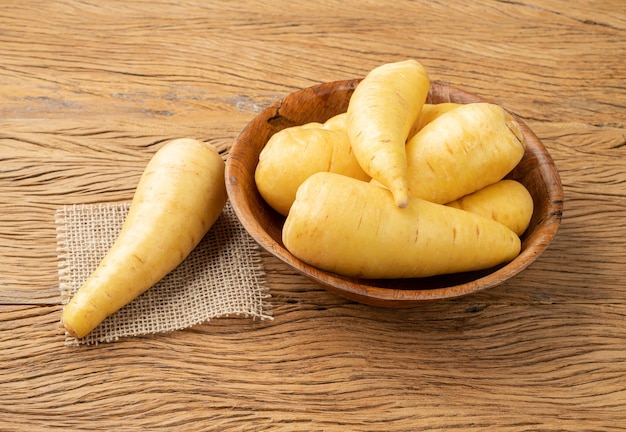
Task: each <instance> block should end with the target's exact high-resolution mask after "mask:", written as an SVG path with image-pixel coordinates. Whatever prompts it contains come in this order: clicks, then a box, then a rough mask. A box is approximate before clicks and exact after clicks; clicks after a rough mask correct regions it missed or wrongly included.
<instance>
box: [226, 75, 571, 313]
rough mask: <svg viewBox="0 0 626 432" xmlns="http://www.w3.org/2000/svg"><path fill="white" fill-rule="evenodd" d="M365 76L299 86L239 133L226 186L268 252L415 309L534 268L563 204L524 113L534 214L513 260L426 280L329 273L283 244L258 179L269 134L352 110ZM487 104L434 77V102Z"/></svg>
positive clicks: (351, 294)
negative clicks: (350, 104) (355, 93)
mask: <svg viewBox="0 0 626 432" xmlns="http://www.w3.org/2000/svg"><path fill="white" fill-rule="evenodd" d="M359 81H360V79H353V80H347V81H337V82H330V83H324V84H320V85H316V86H313V87H310V88H306V89H302V90H299V91H296V92H295V93H292V94H289V95H287V96H286V97H284V98H283V99H281V100H279V101H277V102H276V103H274V104H273V105H271V106H270V107H268V108H267V109H265V110H264V111H263V112H261V113H260V114H259V115H257V116H256V117H255V118H254V119H253V120H252V121H251V122H250V123H249V124H248V125H247V126H246V128H245V129H244V130H243V131H242V132H241V133H240V135H239V136H238V137H237V139H236V140H235V142H234V143H233V146H232V148H231V150H230V154H229V157H228V160H227V165H226V187H227V190H228V194H229V197H230V202H231V205H232V207H233V209H234V211H235V213H236V215H237V217H238V218H239V220H240V221H241V223H242V225H243V226H244V227H245V229H246V230H247V231H248V232H249V233H250V235H251V236H252V237H253V238H254V239H255V240H256V241H257V242H258V243H259V244H260V245H261V246H262V247H263V248H265V249H266V250H267V251H269V252H270V253H272V254H273V255H275V256H276V257H278V258H279V259H281V260H282V261H284V262H285V263H287V264H288V265H290V266H291V267H293V268H294V269H295V270H297V271H298V272H300V273H302V274H303V275H305V276H307V277H308V278H310V279H311V280H313V281H314V282H316V283H318V284H319V285H321V286H323V287H325V288H326V289H328V290H329V291H331V292H333V293H335V294H338V295H340V296H343V297H345V298H348V299H350V300H354V301H357V302H360V303H365V304H369V305H373V306H383V307H396V308H399V307H414V306H416V305H418V304H420V303H421V302H424V301H426V300H435V299H444V298H451V297H457V296H460V295H465V294H469V293H473V292H476V291H479V290H484V289H487V288H490V287H493V286H496V285H498V284H501V283H502V282H504V281H506V280H507V279H509V278H511V277H513V276H514V275H516V274H518V273H519V272H521V271H522V270H524V269H525V268H526V267H528V266H529V265H530V264H531V263H532V262H533V261H535V260H536V259H537V257H538V256H539V255H540V254H541V253H542V252H543V251H544V250H545V249H546V247H547V246H548V244H549V243H550V241H551V240H552V239H553V237H554V236H555V234H556V232H557V230H558V227H559V224H560V221H561V212H562V206H563V191H562V186H561V180H560V178H559V174H558V171H557V169H556V167H555V165H554V162H553V160H552V158H551V157H550V155H549V154H548V152H547V151H546V149H545V147H544V146H543V145H542V144H541V142H540V141H539V139H538V138H537V137H536V136H535V134H534V133H533V132H532V131H531V130H530V129H529V128H528V127H527V126H526V124H524V122H523V121H522V120H521V119H520V118H519V117H517V116H515V115H513V116H514V117H515V118H516V120H517V121H518V122H519V124H520V126H521V128H522V131H523V132H524V134H525V136H526V141H527V148H526V153H525V155H524V157H523V159H522V161H521V162H520V163H519V165H518V166H517V167H516V168H515V169H514V170H513V171H512V172H511V173H510V175H509V176H508V177H509V178H513V179H516V180H518V181H520V182H521V183H522V184H524V185H525V186H526V188H528V190H529V191H530V193H531V195H532V197H533V201H534V206H535V208H534V214H533V217H532V220H531V221H530V226H529V227H528V229H527V231H526V233H525V234H524V235H523V237H522V251H521V253H520V255H519V256H518V257H517V258H516V259H515V260H513V261H512V262H510V263H508V264H506V265H503V266H499V267H497V268H491V269H488V270H483V271H476V272H467V273H458V274H452V275H444V276H435V277H428V278H419V279H389V280H384V279H383V280H379V279H376V280H373V279H355V278H349V277H344V276H340V275H337V274H333V273H329V272H325V271H322V270H319V269H317V268H315V267H312V266H310V265H308V264H306V263H304V262H303V261H301V260H299V259H298V258H296V257H294V256H293V255H292V254H291V253H289V251H288V250H287V249H285V246H284V245H283V243H282V240H281V229H282V225H283V223H284V220H285V219H284V217H283V216H281V215H279V214H278V213H277V212H275V211H274V210H273V209H272V208H271V207H270V206H268V205H267V204H266V203H265V201H264V200H263V198H261V196H260V195H259V192H258V190H257V188H256V185H255V181H254V171H255V169H256V166H257V163H258V159H259V153H260V152H261V149H262V148H263V147H264V146H265V144H266V143H267V141H268V139H269V138H270V137H271V136H272V135H273V134H274V133H276V132H277V131H279V130H281V129H284V128H286V127H290V126H295V125H301V124H304V123H308V122H313V121H316V122H324V121H326V120H327V119H329V118H330V117H332V116H334V115H336V114H339V113H342V112H345V111H346V109H347V107H348V101H349V100H350V96H351V95H352V92H353V91H354V88H355V87H356V85H357V84H358V83H359ZM481 101H482V102H485V101H486V100H485V99H482V98H480V97H478V96H475V95H473V94H470V93H467V92H465V91H463V90H460V89H456V88H453V87H450V86H448V85H446V84H443V83H439V82H433V83H432V84H431V90H430V93H429V96H428V102H431V103H441V102H457V103H471V102H481Z"/></svg>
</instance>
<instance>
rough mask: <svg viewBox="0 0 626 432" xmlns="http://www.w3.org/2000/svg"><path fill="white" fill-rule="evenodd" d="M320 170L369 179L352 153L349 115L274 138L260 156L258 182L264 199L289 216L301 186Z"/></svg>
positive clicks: (312, 124) (295, 127)
mask: <svg viewBox="0 0 626 432" xmlns="http://www.w3.org/2000/svg"><path fill="white" fill-rule="evenodd" d="M320 171H330V172H336V173H339V174H344V175H347V176H351V177H355V178H358V179H362V180H366V179H369V176H368V175H367V174H365V172H364V171H363V169H362V168H361V166H360V165H359V163H358V162H357V160H356V158H355V157H354V154H353V153H352V148H351V146H350V141H349V140H348V135H347V134H346V130H345V113H344V114H340V115H338V116H336V117H333V118H331V119H329V120H328V121H327V122H326V123H324V124H320V123H308V124H305V125H302V126H294V127H290V128H287V129H283V130H281V131H279V132H277V133H275V134H274V135H272V137H271V138H270V139H269V141H268V142H267V144H266V145H265V147H264V148H263V150H262V151H261V153H260V155H259V163H258V165H257V167H256V171H255V174H254V179H255V182H256V186H257V189H258V190H259V193H260V194H261V196H262V197H263V199H264V200H265V201H266V202H267V203H268V204H269V205H270V206H271V207H272V208H273V209H274V210H276V211H277V212H278V213H280V214H282V215H283V216H287V213H288V212H289V208H290V207H291V204H292V203H293V200H294V199H295V197H296V190H297V189H298V187H299V186H300V184H302V182H304V180H306V179H307V178H308V177H309V176H310V175H312V174H314V173H316V172H320Z"/></svg>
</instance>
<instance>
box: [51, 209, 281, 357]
mask: <svg viewBox="0 0 626 432" xmlns="http://www.w3.org/2000/svg"><path fill="white" fill-rule="evenodd" d="M129 207H130V202H122V203H102V204H75V205H68V206H65V207H63V208H60V209H58V210H57V212H56V214H55V217H56V218H55V220H56V226H57V252H58V258H59V288H60V290H61V298H62V301H63V305H65V304H67V302H69V300H70V298H71V297H72V295H73V294H74V293H75V292H76V291H77V290H78V288H80V286H81V284H82V283H83V282H84V281H85V279H87V277H88V276H89V275H90V274H91V272H92V271H93V270H94V269H95V268H96V267H97V265H98V264H99V263H100V260H101V259H102V258H103V257H104V255H105V254H106V252H107V251H108V250H109V248H110V247H111V245H112V243H113V242H114V241H115V239H116V238H117V235H118V233H119V231H120V229H121V227H122V224H123V222H124V219H125V218H126V214H127V213H128V209H129ZM269 297H270V295H269V293H268V290H267V288H266V286H265V284H264V272H263V267H262V263H261V251H260V249H259V247H258V245H257V244H256V242H255V241H254V240H253V239H252V238H251V237H250V235H249V234H248V233H247V232H246V231H245V229H244V228H243V227H242V226H241V224H240V223H239V220H238V219H237V217H236V215H235V213H234V211H233V210H232V208H231V207H230V205H229V204H226V207H225V209H224V212H223V213H222V215H221V216H220V217H219V218H218V220H217V221H216V223H215V224H214V225H213V227H211V230H210V231H209V232H208V234H207V235H206V236H205V237H204V239H203V240H202V241H201V243H200V244H199V245H198V246H197V247H196V249H194V251H193V252H192V253H191V254H190V255H189V256H188V257H187V259H186V260H185V261H183V263H182V264H180V265H179V266H178V267H177V268H176V269H175V270H174V271H173V272H172V273H170V274H169V275H167V276H166V277H165V278H164V279H162V280H161V281H160V282H159V283H158V284H157V285H155V286H154V287H152V288H151V289H149V290H148V291H146V292H145V293H143V294H142V295H141V296H139V297H138V298H136V299H135V300H134V301H133V302H131V303H130V304H128V305H127V306H125V307H124V308H122V309H120V310H119V311H118V312H116V313H115V314H113V315H111V316H109V317H108V318H107V319H106V320H105V321H103V322H102V323H101V324H100V325H99V326H98V327H97V328H96V329H94V330H93V331H92V332H91V333H90V334H89V335H87V336H86V337H84V338H82V339H75V338H73V337H71V336H69V335H67V337H66V342H67V343H68V344H70V345H80V344H95V343H101V342H111V341H115V340H117V339H119V338H120V337H127V336H137V335H146V334H152V333H162V332H169V331H174V330H181V329H184V328H187V327H190V326H193V325H196V324H200V323H203V322H206V321H208V320H210V319H212V318H218V317H225V316H243V317H251V318H258V319H271V318H272V314H271V310H270V304H269V300H268V299H269Z"/></svg>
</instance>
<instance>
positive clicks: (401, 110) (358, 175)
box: [255, 60, 533, 278]
mask: <svg viewBox="0 0 626 432" xmlns="http://www.w3.org/2000/svg"><path fill="white" fill-rule="evenodd" d="M429 88H430V80H429V77H428V74H427V73H426V70H425V69H424V67H423V66H422V65H421V64H420V63H419V62H417V61H415V60H406V61H401V62H396V63H388V64H384V65H382V66H380V67H377V68H375V69H373V70H372V71H371V72H370V73H369V74H368V75H367V76H366V77H365V78H364V79H363V80H362V81H361V82H360V83H359V84H358V85H357V87H356V88H355V90H354V93H353V94H352V96H351V98H350V101H349V105H348V109H347V112H345V113H342V114H339V115H337V116H335V117H333V118H331V119H329V120H328V121H326V122H325V123H323V124H322V123H309V124H305V125H302V126H294V127H290V128H287V129H284V130H282V131H280V132H278V133H276V134H274V135H273V136H272V137H271V138H270V140H269V141H268V143H267V144H266V146H265V147H264V149H263V150H262V152H261V154H260V157H259V163H258V165H257V168H256V171H255V181H256V185H257V188H258V190H259V192H260V194H261V196H262V197H263V198H264V199H265V201H266V202H267V203H268V204H269V205H270V206H271V207H272V208H273V209H275V210H276V211H277V212H278V213H280V214H282V215H283V216H285V217H286V220H285V224H284V226H283V232H282V239H283V243H284V245H285V247H286V248H287V249H288V250H289V251H290V252H291V253H292V254H293V255H294V256H296V257H297V258H299V259H301V260H302V261H304V262H306V263H308V264H310V265H312V266H314V267H317V268H319V269H322V270H326V271H330V272H334V273H337V274H340V275H345V276H351V277H360V278H416V277H426V276H433V275H440V274H447V273H456V272H465V271H472V270H480V269H486V268H490V267H493V266H496V265H498V264H502V263H506V262H508V261H511V260H512V259H514V258H515V257H516V256H517V255H519V253H520V248H521V241H520V235H522V234H523V232H524V231H525V230H526V229H527V227H528V224H529V222H530V219H531V216H532V212H533V200H532V197H531V195H530V193H529V192H528V190H527V189H526V188H525V187H524V186H523V185H522V184H521V183H519V182H516V181H514V180H508V179H505V177H506V176H507V174H508V173H509V172H510V171H511V170H512V169H513V168H514V167H515V166H516V165H517V164H518V163H519V161H520V160H521V159H522V157H523V155H524V151H525V140H524V135H523V134H522V132H521V130H520V127H519V125H518V124H517V123H516V122H515V120H514V119H513V118H512V116H511V115H510V114H508V113H507V112H506V111H505V110H504V109H503V108H502V107H500V106H499V105H496V104H492V103H471V104H455V103H442V104H428V103H426V98H427V95H428V91H429Z"/></svg>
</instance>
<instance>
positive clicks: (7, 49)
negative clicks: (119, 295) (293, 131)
mask: <svg viewBox="0 0 626 432" xmlns="http://www.w3.org/2000/svg"><path fill="white" fill-rule="evenodd" d="M405 58H415V59H417V60H419V61H420V62H421V63H422V64H423V65H424V66H425V67H426V68H427V70H428V71H429V73H430V75H431V78H432V79H437V80H440V81H445V82H448V83H450V84H453V85H456V86H460V87H463V88H465V89H466V90H468V91H471V92H474V93H476V94H479V95H481V96H484V97H487V98H490V99H492V100H494V101H496V102H498V103H501V104H502V105H504V106H505V107H506V108H508V109H510V110H511V111H513V112H515V113H517V114H518V115H520V116H521V117H522V118H523V119H524V120H525V121H526V122H527V123H528V125H529V126H530V127H531V128H532V129H533V130H534V131H535V133H536V134H537V135H538V136H539V137H540V139H542V141H543V143H544V144H545V146H546V147H547V148H548V149H549V151H550V152H551V154H552V156H553V158H554V160H555V162H556V164H557V167H558V168H559V170H560V173H561V177H562V181H563V186H564V196H565V204H564V217H563V221H562V225H561V228H560V230H559V232H558V235H557V237H556V239H555V240H554V242H553V243H552V244H551V245H550V247H549V248H548V250H547V251H546V252H545V253H544V254H543V255H542V256H541V257H540V259H539V260H538V261H537V262H536V263H534V264H533V265H532V266H531V267H530V268H528V269H527V270H526V271H524V272H523V273H522V274H520V275H518V276H517V277H515V278H514V279H512V280H510V281H509V282H507V283H505V284H503V285H501V286H499V287H497V288H494V289H490V290H487V291H482V292H479V293H477V294H473V295H469V296H466V297H462V298H458V299H454V300H446V301H438V302H433V303H428V304H424V305H423V306H422V307H417V308H414V309H409V310H388V309H378V308H373V307H369V306H364V305H360V304H356V303H352V302H350V301H347V300H344V299H343V298H340V297H337V296H335V295H333V294H331V293H328V292H327V291H325V290H323V289H322V288H320V287H318V286H316V285H313V284H311V283H310V282H308V281H307V280H306V279H304V278H303V277H300V276H298V275H296V274H294V273H293V272H292V271H290V270H289V269H288V268H286V266H285V265H283V264H282V263H281V262H279V261H278V260H277V259H275V258H273V257H271V256H270V255H269V254H264V267H265V270H266V272H267V282H268V284H269V287H270V293H271V295H272V298H271V299H270V301H271V303H272V305H273V314H274V320H272V321H260V320H256V321H255V320H252V319H247V318H224V319H215V320H212V321H210V322H208V323H206V324H204V325H199V326H196V327H193V328H191V329H188V330H184V331H177V332H174V333H169V334H158V335H151V336H145V337H136V338H127V339H123V340H120V341H118V342H114V343H109V344H100V345H97V346H81V347H78V348H77V347H68V346H65V344H64V333H63V331H62V329H61V328H60V326H59V319H60V314H61V309H62V306H61V300H60V295H59V287H58V275H57V265H58V261H57V255H56V233H55V223H54V212H55V210H56V209H57V208H59V207H61V206H63V205H64V204H72V203H95V202H104V201H119V200H128V199H130V198H131V197H132V193H133V189H134V186H135V184H136V181H137V180H138V177H139V175H140V173H141V171H142V170H143V167H144V166H145V163H146V162H147V160H148V159H149V158H150V157H151V156H152V154H153V153H154V151H155V150H156V149H157V148H158V147H159V145H160V144H161V143H163V142H164V141H166V140H169V139H173V138H177V137H181V136H190V137H195V138H197V139H200V140H205V141H208V142H210V143H212V144H214V145H215V146H217V147H218V148H219V149H221V150H223V151H224V152H225V153H227V150H228V148H229V146H230V145H231V143H232V141H233V139H234V138H235V136H236V135H237V134H238V132H239V131H240V130H241V129H242V128H243V127H244V126H245V125H246V123H247V122H248V121H250V120H251V119H252V118H253V117H254V116H255V114H256V113H258V112H259V111H260V110H261V109H262V108H263V107H265V106H267V105H268V104H270V103H271V102H272V101H274V100H275V99H277V98H279V97H281V96H283V95H285V94H287V93H289V92H292V91H294V90H296V89H300V88H303V87H308V86H310V85H314V84H317V83H320V82H324V81H333V80H340V79H348V78H353V77H358V76H363V75H364V74H365V73H366V72H367V71H368V70H370V69H371V68H373V67H375V66H377V65H379V64H382V63H384V62H390V61H396V60H400V59H405ZM625 60H626V9H625V5H624V2H623V1H622V0H604V1H591V0H586V1H577V2H570V1H565V0H520V1H495V0H483V1H478V2H468V1H455V0H442V1H438V2H417V1H406V0H394V1H382V0H381V1H361V2H359V1H352V0H349V1H345V0H342V1H339V0H322V1H321V2H311V1H304V0H291V1H282V0H276V1H264V2H255V1H247V0H245V1H239V2H228V1H217V0H211V1H200V0H189V1H184V2H171V1H160V0H157V1H109V0H107V1H102V2H88V1H70V0H64V1H53V2H37V1H28V0H26V1H24V0H22V1H14V0H5V1H3V2H2V6H1V7H0V263H1V264H0V365H1V369H0V430H2V431H23V430H29V431H36V430H47V431H50V430H143V431H146V430H181V431H182V430H184V431H199V430H219V431H223V430H284V431H296V430H302V431H311V430H386V431H392V430H403V431H405V430H441V431H450V430H494V431H495V430H497V431H526V430H534V431H539V430H540V431H548V430H570V431H572V430H580V431H615V430H626V258H625V257H626V254H625V253H624V238H625V237H626V223H625V222H624V221H625V220H626V219H625V218H626V168H625V162H626V141H625V139H626V138H625V137H626V132H625V127H626V123H625V118H626V61H625Z"/></svg>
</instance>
